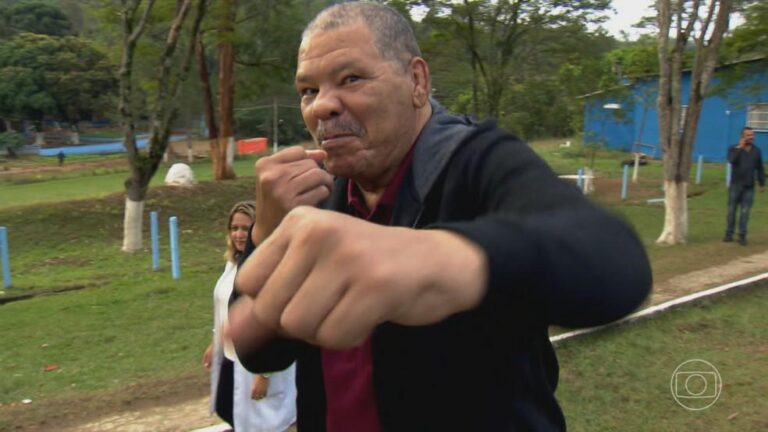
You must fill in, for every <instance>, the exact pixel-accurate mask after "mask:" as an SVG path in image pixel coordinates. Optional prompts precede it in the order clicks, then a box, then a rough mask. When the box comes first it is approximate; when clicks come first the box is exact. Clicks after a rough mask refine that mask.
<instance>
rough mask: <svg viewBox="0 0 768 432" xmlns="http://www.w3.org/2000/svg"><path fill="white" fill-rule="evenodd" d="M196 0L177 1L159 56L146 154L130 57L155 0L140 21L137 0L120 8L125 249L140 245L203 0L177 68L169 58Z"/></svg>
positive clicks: (198, 30) (193, 43)
mask: <svg viewBox="0 0 768 432" xmlns="http://www.w3.org/2000/svg"><path fill="white" fill-rule="evenodd" d="M193 2H194V0H183V1H179V2H177V13H176V16H175V17H174V19H173V22H172V23H171V26H170V28H169V30H168V33H167V36H166V39H165V46H164V49H163V52H162V54H161V56H160V59H159V63H160V68H159V71H158V77H157V96H156V98H155V105H154V107H152V108H151V113H152V116H151V121H150V125H151V126H150V138H149V143H148V145H147V148H148V151H147V152H146V154H143V153H142V152H139V150H138V148H137V147H136V137H135V117H134V115H133V112H132V111H131V109H130V107H131V102H132V85H131V80H132V77H131V75H132V71H133V56H134V51H135V46H136V42H137V41H138V39H139V38H140V36H141V34H142V32H143V31H144V29H145V27H146V23H147V20H148V18H149V13H150V11H151V9H152V7H153V5H154V3H155V0H149V2H148V4H147V5H146V6H145V9H144V13H143V15H142V17H141V20H140V21H138V22H137V21H136V19H135V18H136V11H137V9H138V6H139V3H140V1H139V0H133V1H132V2H131V3H130V4H129V5H128V6H127V8H126V9H125V10H124V11H123V13H122V17H123V57H122V61H121V68H120V74H119V76H120V117H121V120H122V123H123V144H124V146H125V148H126V155H127V158H128V163H129V166H130V174H131V175H130V177H129V178H128V179H127V180H126V182H125V188H126V193H127V196H126V201H125V219H124V226H123V248H122V249H123V251H125V252H132V251H138V250H140V249H141V248H142V217H143V212H144V200H145V197H146V193H147V189H148V187H149V182H150V180H151V179H152V177H153V176H154V174H155V172H157V169H158V167H159V165H160V161H161V160H162V158H163V155H164V154H165V152H166V149H167V146H168V141H169V137H170V132H171V126H172V125H173V122H174V121H175V119H176V116H177V114H178V106H177V105H176V104H175V103H174V102H175V100H176V99H177V97H178V95H179V92H180V89H181V84H182V83H183V82H184V81H185V80H186V78H187V75H188V73H189V68H190V64H191V59H192V56H193V55H194V51H195V48H196V46H197V37H198V35H199V33H200V25H201V23H202V20H203V17H204V15H205V8H206V2H205V1H203V0H198V1H197V8H196V12H195V17H194V20H193V24H192V28H191V29H190V45H189V48H188V51H187V52H186V53H185V54H184V55H183V56H182V62H181V66H178V67H176V68H174V67H173V62H172V59H173V57H174V52H175V50H176V46H177V43H178V40H179V36H180V34H181V31H182V26H183V24H184V22H185V20H186V17H187V14H188V12H189V11H190V9H191V8H192V4H193Z"/></svg>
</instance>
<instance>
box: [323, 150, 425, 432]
mask: <svg viewBox="0 0 768 432" xmlns="http://www.w3.org/2000/svg"><path fill="white" fill-rule="evenodd" d="M415 147H416V146H412V147H411V150H409V151H408V154H407V155H406V156H405V158H403V161H402V162H401V163H400V167H399V168H398V169H397V172H396V173H395V176H394V177H392V180H391V181H390V182H389V184H388V185H387V188H386V189H385V190H384V193H383V194H382V195H381V198H379V202H378V203H376V206H375V207H374V208H373V210H370V209H368V207H367V206H366V204H365V199H364V198H363V194H362V192H361V191H360V188H359V187H358V186H357V185H356V184H355V183H354V182H353V181H352V180H347V205H348V206H349V208H350V209H351V210H352V214H353V215H354V216H356V217H359V218H361V219H365V220H367V221H369V222H373V223H377V224H381V225H389V224H390V223H391V222H392V211H393V210H394V207H395V199H396V198H397V192H398V191H399V189H400V186H401V185H402V183H403V179H404V178H405V175H406V173H407V172H408V169H410V167H411V162H412V161H413V149H414V148H415ZM320 356H321V361H322V367H323V381H324V384H325V400H326V416H325V425H326V430H327V432H349V431H361V432H379V431H380V430H381V427H380V422H379V411H378V408H377V407H376V397H375V395H374V391H373V361H372V355H371V337H370V336H369V337H368V338H367V339H366V340H365V342H363V343H362V344H360V345H358V346H356V347H354V348H350V349H345V350H331V349H322V350H321V353H320Z"/></svg>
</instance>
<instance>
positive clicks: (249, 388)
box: [203, 201, 296, 432]
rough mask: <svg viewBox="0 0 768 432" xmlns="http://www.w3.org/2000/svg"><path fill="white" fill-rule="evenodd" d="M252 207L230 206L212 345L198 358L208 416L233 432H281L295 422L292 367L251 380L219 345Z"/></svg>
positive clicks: (247, 204)
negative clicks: (207, 391)
mask: <svg viewBox="0 0 768 432" xmlns="http://www.w3.org/2000/svg"><path fill="white" fill-rule="evenodd" d="M255 214H256V203H255V202H253V201H242V202H239V203H237V204H235V205H234V207H232V210H230V212H229V218H228V220H227V251H226V253H225V254H224V257H225V258H226V260H227V263H226V265H225V267H224V273H222V275H221V276H220V277H219V280H218V282H216V287H215V288H214V291H213V305H214V311H213V316H214V329H213V340H212V341H211V344H210V345H209V346H208V348H207V349H206V350H205V353H204V354H203V365H204V366H205V367H206V368H207V369H208V370H210V372H211V404H210V409H211V413H213V412H216V413H217V414H218V415H219V417H221V418H222V419H223V420H224V421H226V422H227V423H229V425H230V426H232V427H233V428H234V430H235V431H244V432H246V431H247V432H282V431H285V430H287V429H288V428H289V427H290V426H291V424H293V423H294V421H295V420H296V385H295V365H291V366H290V367H289V368H288V369H286V370H284V371H280V372H276V373H273V374H252V373H251V372H248V371H247V370H245V368H244V367H243V365H242V364H240V362H239V361H238V359H237V355H236V354H235V350H234V347H233V346H232V343H231V342H230V341H225V340H222V338H221V337H220V334H221V329H222V328H223V327H224V325H225V324H226V323H227V314H228V309H229V303H230V299H231V298H232V293H233V286H234V282H235V273H236V272H237V261H238V259H239V258H240V256H241V255H242V254H243V251H245V244H246V241H247V239H248V235H249V233H250V231H249V230H250V227H251V225H252V224H253V221H254V220H255Z"/></svg>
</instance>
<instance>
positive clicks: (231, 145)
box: [227, 136, 235, 170]
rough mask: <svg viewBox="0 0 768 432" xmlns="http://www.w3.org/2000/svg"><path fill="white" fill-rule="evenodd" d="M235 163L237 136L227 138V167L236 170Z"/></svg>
mask: <svg viewBox="0 0 768 432" xmlns="http://www.w3.org/2000/svg"><path fill="white" fill-rule="evenodd" d="M234 164H235V137H232V136H231V137H229V138H228V139H227V167H228V169H230V170H234V168H233V165H234Z"/></svg>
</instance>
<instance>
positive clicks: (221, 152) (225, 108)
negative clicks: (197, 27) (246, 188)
mask: <svg viewBox="0 0 768 432" xmlns="http://www.w3.org/2000/svg"><path fill="white" fill-rule="evenodd" d="M236 12H237V11H236V6H235V0H221V9H220V11H219V13H220V16H219V37H220V39H219V124H220V126H221V127H220V128H219V136H218V142H219V144H218V148H217V150H218V155H217V157H215V158H214V177H215V178H216V180H224V179H232V178H235V171H234V169H232V159H231V157H230V154H234V150H235V149H234V144H235V139H234V130H233V126H234V108H235V107H234V104H235V78H234V72H235V52H234V50H235V48H234V43H233V41H232V39H233V37H234V33H235V14H236Z"/></svg>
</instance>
